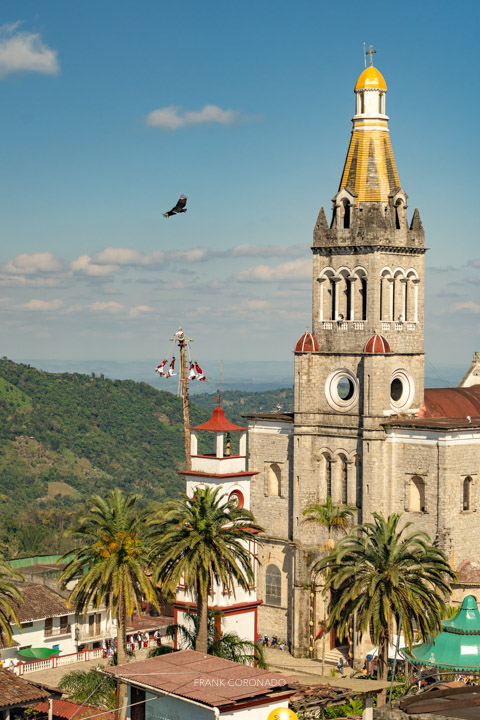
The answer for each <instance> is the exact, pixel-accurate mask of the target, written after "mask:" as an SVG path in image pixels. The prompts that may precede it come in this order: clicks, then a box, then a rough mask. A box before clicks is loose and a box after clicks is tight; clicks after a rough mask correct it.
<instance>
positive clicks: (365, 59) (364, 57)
mask: <svg viewBox="0 0 480 720" xmlns="http://www.w3.org/2000/svg"><path fill="white" fill-rule="evenodd" d="M363 61H364V63H365V67H367V51H366V43H363Z"/></svg>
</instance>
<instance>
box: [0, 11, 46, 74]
mask: <svg viewBox="0 0 480 720" xmlns="http://www.w3.org/2000/svg"><path fill="white" fill-rule="evenodd" d="M19 24H20V23H10V24H7V25H2V26H1V27H0V77H5V76H6V75H9V74H10V73H14V72H40V73H44V74H45V75H55V74H56V73H58V72H59V70H60V66H59V63H58V59H57V51H56V50H52V49H51V48H49V47H47V46H46V45H45V43H43V42H42V40H41V38H40V35H39V34H38V33H30V32H27V31H25V30H24V31H18V27H19Z"/></svg>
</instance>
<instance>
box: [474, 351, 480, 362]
mask: <svg viewBox="0 0 480 720" xmlns="http://www.w3.org/2000/svg"><path fill="white" fill-rule="evenodd" d="M479 359H480V355H479V354H478V352H476V351H475V352H474V353H473V362H474V363H477V362H478V361H479Z"/></svg>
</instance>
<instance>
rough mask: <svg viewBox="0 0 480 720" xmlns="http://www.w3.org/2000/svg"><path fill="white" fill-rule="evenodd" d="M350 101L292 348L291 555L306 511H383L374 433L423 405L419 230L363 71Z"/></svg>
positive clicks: (298, 582)
mask: <svg viewBox="0 0 480 720" xmlns="http://www.w3.org/2000/svg"><path fill="white" fill-rule="evenodd" d="M354 92H355V115H354V117H353V129H352V135H351V139H350V145H349V148H348V152H347V157H346V161H345V165H344V168H343V172H342V175H341V180H340V186H339V188H338V191H337V193H336V195H335V196H334V198H333V208H332V215H331V219H330V222H329V221H328V219H327V216H326V214H325V212H324V210H323V208H322V209H321V210H320V212H319V214H318V218H317V222H316V224H315V228H314V231H313V247H312V252H313V292H312V332H311V334H308V333H307V334H306V335H305V336H304V337H303V338H301V340H300V341H299V343H297V346H296V348H295V412H294V424H293V478H292V482H293V493H292V524H291V528H292V531H291V540H292V541H293V542H294V543H295V544H296V546H297V548H298V549H299V550H300V548H306V547H308V546H309V545H311V544H312V543H314V542H318V540H315V536H314V534H312V530H311V529H309V527H308V525H306V524H305V523H304V522H303V520H302V514H303V510H304V509H305V507H306V506H307V505H308V504H310V503H314V502H318V503H325V501H326V498H327V497H328V496H330V497H331V499H332V501H333V503H334V504H341V503H348V504H349V505H351V506H355V507H356V508H357V520H358V522H364V521H368V520H370V519H371V515H372V513H373V512H375V511H378V512H382V513H383V514H385V515H388V514H389V513H390V512H392V510H393V508H394V504H395V498H394V497H393V495H394V492H393V489H392V487H391V483H390V481H389V478H390V477H391V467H390V465H391V462H392V460H391V457H392V456H391V453H389V452H388V449H387V443H386V442H385V429H384V424H385V423H386V422H388V418H389V417H390V416H398V415H404V416H411V415H414V414H415V413H416V412H418V409H419V408H420V407H421V406H422V403H423V390H424V388H423V382H424V348H423V292H424V290H423V283H424V254H425V243H424V232H423V227H422V222H421V220H420V215H419V213H418V211H417V210H415V211H414V213H413V216H412V220H411V222H410V223H408V221H407V194H406V192H405V191H404V190H403V188H402V186H401V185H400V180H399V177H398V173H397V168H396V164H395V158H394V155H393V150H392V146H391V143H390V134H389V127H388V121H389V118H388V116H387V114H386V95H387V85H386V82H385V80H384V78H383V76H382V74H381V73H380V71H379V70H377V69H376V68H375V67H373V65H370V66H369V67H367V68H365V70H364V71H363V72H362V73H361V75H360V77H359V78H358V80H357V82H356V84H355V88H354ZM304 555H305V553H304ZM299 557H301V553H300V556H299ZM296 567H297V568H298V572H297V574H296V577H295V579H294V597H295V600H294V604H295V607H296V608H297V609H298V610H297V613H296V621H295V628H294V638H293V646H294V648H295V651H296V652H304V651H305V650H306V649H307V647H308V645H307V643H308V638H306V637H305V636H304V631H303V630H302V627H304V626H305V624H306V623H307V622H308V617H307V615H306V608H307V607H308V599H307V597H306V591H305V589H304V588H305V580H306V579H307V578H309V568H308V566H307V565H305V564H304V563H301V562H297V565H296ZM300 568H302V569H300ZM307 594H308V593H307ZM304 595H305V597H304ZM300 608H302V610H300ZM304 613H305V614H304ZM310 640H311V638H310ZM310 651H311V652H312V651H313V646H311V647H310Z"/></svg>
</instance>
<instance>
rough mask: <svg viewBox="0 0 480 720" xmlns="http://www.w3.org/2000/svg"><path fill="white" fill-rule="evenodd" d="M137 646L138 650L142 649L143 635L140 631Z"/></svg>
mask: <svg viewBox="0 0 480 720" xmlns="http://www.w3.org/2000/svg"><path fill="white" fill-rule="evenodd" d="M137 645H138V649H139V650H141V649H142V633H141V632H140V630H139V631H138V633H137Z"/></svg>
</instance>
